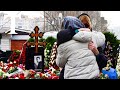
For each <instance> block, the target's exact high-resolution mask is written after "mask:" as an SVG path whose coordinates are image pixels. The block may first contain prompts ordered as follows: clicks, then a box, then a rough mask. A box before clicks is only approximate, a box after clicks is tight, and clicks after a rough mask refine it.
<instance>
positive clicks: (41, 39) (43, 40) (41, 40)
mask: <svg viewBox="0 0 120 90" xmlns="http://www.w3.org/2000/svg"><path fill="white" fill-rule="evenodd" d="M38 41H39V42H45V41H46V39H44V38H40V39H39V40H38Z"/></svg>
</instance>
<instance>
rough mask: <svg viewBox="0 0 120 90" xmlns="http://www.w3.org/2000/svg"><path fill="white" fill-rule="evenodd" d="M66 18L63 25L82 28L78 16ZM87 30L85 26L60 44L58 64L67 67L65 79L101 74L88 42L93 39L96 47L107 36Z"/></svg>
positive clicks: (68, 27)
mask: <svg viewBox="0 0 120 90" xmlns="http://www.w3.org/2000/svg"><path fill="white" fill-rule="evenodd" d="M65 18H66V19H65ZM65 18H64V20H66V21H65V22H64V25H63V26H64V27H65V29H67V30H70V31H72V32H73V31H74V32H75V30H76V29H79V28H81V27H79V25H80V24H81V22H80V20H79V19H77V18H76V17H72V16H67V17H65ZM67 20H68V21H69V22H67ZM75 22H77V23H75ZM86 30H88V29H86ZM86 30H85V28H84V29H80V30H78V31H79V32H77V33H76V34H74V35H73V37H72V39H71V40H68V41H66V42H64V43H62V44H59V45H58V48H57V51H58V54H57V58H56V64H57V65H58V66H59V67H61V68H63V67H65V71H64V79H92V78H95V77H97V75H99V68H98V65H97V62H96V57H95V55H94V53H93V52H92V51H91V50H90V49H88V43H89V42H90V41H93V42H94V43H95V46H96V47H99V46H102V45H103V44H104V43H105V36H104V34H103V33H101V32H96V33H93V32H91V31H90V30H88V31H86ZM58 37H60V36H59V34H58ZM61 37H63V36H61ZM66 37H67V36H66ZM63 39H64V37H63Z"/></svg>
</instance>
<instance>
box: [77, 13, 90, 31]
mask: <svg viewBox="0 0 120 90" xmlns="http://www.w3.org/2000/svg"><path fill="white" fill-rule="evenodd" d="M79 19H80V20H81V22H82V23H83V24H84V25H85V26H86V25H87V28H89V29H92V23H91V20H90V17H88V16H87V15H81V16H80V17H79Z"/></svg>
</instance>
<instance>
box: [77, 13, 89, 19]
mask: <svg viewBox="0 0 120 90" xmlns="http://www.w3.org/2000/svg"><path fill="white" fill-rule="evenodd" d="M83 15H86V16H88V17H89V18H90V16H89V15H88V14H87V13H82V14H80V15H79V16H78V17H77V18H78V19H79V18H80V16H83Z"/></svg>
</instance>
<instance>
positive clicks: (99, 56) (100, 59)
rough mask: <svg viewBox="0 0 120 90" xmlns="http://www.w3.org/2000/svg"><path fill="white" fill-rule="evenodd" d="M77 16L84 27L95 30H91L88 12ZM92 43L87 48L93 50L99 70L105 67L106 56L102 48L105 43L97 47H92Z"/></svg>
mask: <svg viewBox="0 0 120 90" xmlns="http://www.w3.org/2000/svg"><path fill="white" fill-rule="evenodd" d="M77 18H78V19H80V20H81V22H82V23H83V24H84V25H85V27H86V28H89V29H90V30H91V31H92V32H95V31H93V30H92V23H91V19H90V16H89V15H88V14H86V13H82V14H81V15H79V16H78V17H77ZM95 33H96V32H95ZM97 33H98V34H99V32H97ZM100 34H101V32H100ZM93 45H94V43H92V42H90V43H89V49H91V50H92V51H93V52H94V54H95V55H96V60H97V63H98V66H99V69H100V72H101V71H102V69H103V68H104V67H106V65H107V61H108V59H107V57H105V55H104V52H103V51H104V48H105V43H104V44H103V46H101V47H98V48H97V47H94V46H93ZM93 47H94V48H93ZM98 52H99V53H98Z"/></svg>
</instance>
